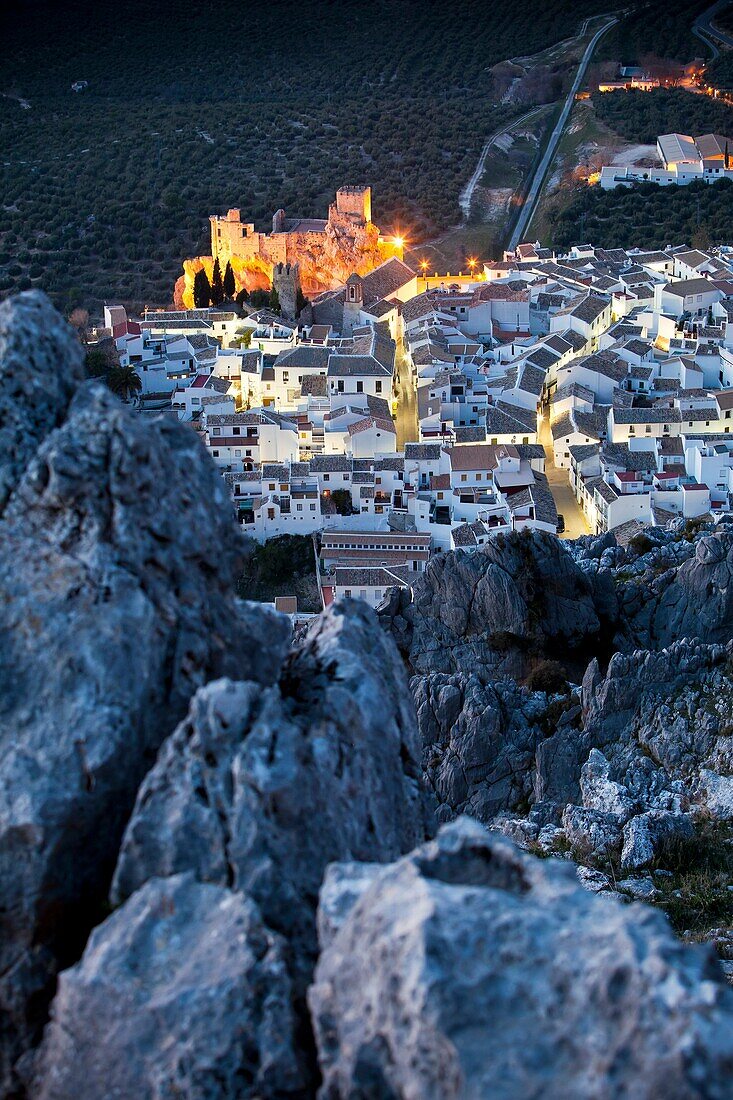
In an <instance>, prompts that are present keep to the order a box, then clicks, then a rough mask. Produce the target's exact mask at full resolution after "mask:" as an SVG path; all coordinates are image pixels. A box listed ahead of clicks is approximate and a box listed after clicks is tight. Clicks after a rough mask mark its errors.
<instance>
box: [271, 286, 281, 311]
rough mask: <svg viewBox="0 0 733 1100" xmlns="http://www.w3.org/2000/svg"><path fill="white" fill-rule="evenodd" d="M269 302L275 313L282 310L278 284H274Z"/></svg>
mask: <svg viewBox="0 0 733 1100" xmlns="http://www.w3.org/2000/svg"><path fill="white" fill-rule="evenodd" d="M268 304H269V306H270V309H271V310H272V312H273V313H279V312H280V295H279V294H278V292H277V287H276V286H273V288H272V290H271V291H270V301H269V303H268Z"/></svg>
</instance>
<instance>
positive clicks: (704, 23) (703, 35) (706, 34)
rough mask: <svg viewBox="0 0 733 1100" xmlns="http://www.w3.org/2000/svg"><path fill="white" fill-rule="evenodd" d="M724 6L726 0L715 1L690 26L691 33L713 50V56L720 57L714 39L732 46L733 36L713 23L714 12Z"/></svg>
mask: <svg viewBox="0 0 733 1100" xmlns="http://www.w3.org/2000/svg"><path fill="white" fill-rule="evenodd" d="M724 7H726V0H717V3H715V4H713V5H712V7H710V8H708V9H707V11H704V12H703V13H702V15H699V16H698V17H697V19H696V20H695V22H694V25H693V27H692V33H693V34H696V35H697V37H698V38H699V39H700V40H701V41H702V42H704V43H705V45H706V46H709V47H710V49H711V50H712V51H713V58H716V57H720V50H719V49H718V47H717V46H716V45H715V42H716V41H718V42H722V43H723V45H724V46H733V38H732V37H731V36H730V35H729V34H726V33H725V31H721V30H718V28H717V27H714V25H713V19H714V18H715V16H716V14H717V13H718V12H719V11H720V10H721V8H724Z"/></svg>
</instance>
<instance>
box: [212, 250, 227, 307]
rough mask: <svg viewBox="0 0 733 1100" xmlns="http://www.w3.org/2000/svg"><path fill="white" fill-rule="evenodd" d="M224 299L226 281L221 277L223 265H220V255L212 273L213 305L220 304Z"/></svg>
mask: <svg viewBox="0 0 733 1100" xmlns="http://www.w3.org/2000/svg"><path fill="white" fill-rule="evenodd" d="M223 301H224V282H223V280H222V277H221V267H220V265H219V257H218V256H217V257H216V259H215V260H214V270H213V272H212V275H211V304H212V306H220V305H221V303H222V302H223Z"/></svg>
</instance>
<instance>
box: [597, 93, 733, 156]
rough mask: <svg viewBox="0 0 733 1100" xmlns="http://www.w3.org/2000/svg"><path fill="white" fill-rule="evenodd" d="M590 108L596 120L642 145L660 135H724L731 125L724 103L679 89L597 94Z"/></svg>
mask: <svg viewBox="0 0 733 1100" xmlns="http://www.w3.org/2000/svg"><path fill="white" fill-rule="evenodd" d="M593 106H594V108H595V112H596V115H597V116H598V118H600V119H601V120H602V121H603V122H605V123H606V125H607V126H610V127H611V129H612V130H614V131H615V132H616V133H617V134H620V136H621V137H624V138H626V139H627V141H631V142H634V143H636V142H639V143H641V144H643V145H653V144H654V143H655V142H656V140H657V138H658V137H659V135H660V134H670V133H682V134H693V135H697V134H709V133H716V134H727V133H728V131H729V130H730V129H731V123H733V111H731V108H730V107H729V106H728V105H727V104H725V103H721V102H720V100H716V99H712V98H711V97H709V96H706V95H694V94H692V93H691V92H686V91H685V90H684V89H683V88H669V89H667V88H655V89H654V90H653V91H651V92H641V91H637V90H632V91H629V92H614V93H606V94H601V93H600V92H599V93H598V94H597V95H595V96H594V97H593ZM731 155H732V156H733V148H732V149H731Z"/></svg>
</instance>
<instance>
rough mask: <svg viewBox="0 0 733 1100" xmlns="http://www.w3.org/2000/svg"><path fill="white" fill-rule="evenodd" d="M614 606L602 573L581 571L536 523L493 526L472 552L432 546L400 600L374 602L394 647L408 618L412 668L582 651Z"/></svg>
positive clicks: (519, 661)
mask: <svg viewBox="0 0 733 1100" xmlns="http://www.w3.org/2000/svg"><path fill="white" fill-rule="evenodd" d="M393 602H394V601H393ZM616 613H617V601H616V595H615V592H614V589H613V584H612V581H611V577H610V574H609V573H607V572H606V573H601V574H598V575H591V576H589V575H586V574H585V573H584V572H583V571H582V570H581V569H580V568H579V566H578V565H577V564H576V563H575V562H574V561H573V558H572V557H571V555H570V554H569V553H568V552H567V550H566V549H565V548H564V547H563V544H562V543H561V542H560V541H559V540H558V539H557V538H555V537H554V536H552V535H548V534H545V533H543V532H540V531H523V532H521V533H520V534H515V533H512V534H511V535H498V536H497V537H496V538H493V539H491V540H490V541H489V542H488V543H487V544H486V545H485V546H484V547H482V548H481V550H480V551H477V552H476V553H470V554H469V553H466V552H465V551H462V550H458V551H455V552H454V553H450V554H439V555H437V556H436V557H434V558H432V559H431V561H430V562H429V564H428V566H427V568H426V570H425V572H424V573H423V574H422V575H421V576H420V577H418V578H417V580H416V583H415V586H414V599H413V602H412V605H411V606H410V607H409V608H406V607H405V608H401V609H397V608H396V607H395V606H393V605H392V604H389V605H385V607H384V609H383V616H384V617H385V622H386V624H387V625H388V624H390V623H392V624H398V626H399V629H398V631H397V633H398V635H399V638H400V640H401V643H402V646H403V648H406V645H407V632H406V628H405V625H404V624H405V622H406V621H407V620H408V619H409V623H410V625H411V634H410V644H409V660H410V662H411V664H412V667H413V668H414V670H415V671H416V672H454V671H460V672H464V673H471V672H482V673H487V674H494V673H497V672H500V673H502V674H504V675H512V676H521V675H524V674H525V673H526V672H527V671H529V670H530V669H531V668H532V666H533V664H534V663H535V662H536V661H537V659H538V658H543V657H550V658H552V659H558V658H560V659H563V658H565V657H568V658H569V659H575V658H576V657H578V658H581V659H582V658H583V657H585V655H586V653H587V647H588V646H589V645H593V644H595V642H596V641H597V640H598V638H599V636H600V634H601V633H602V631H603V630H605V629H608V624H609V623H613V622H615V618H616ZM586 660H587V657H586Z"/></svg>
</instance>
